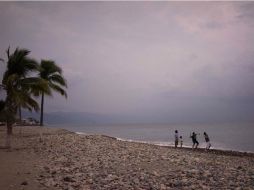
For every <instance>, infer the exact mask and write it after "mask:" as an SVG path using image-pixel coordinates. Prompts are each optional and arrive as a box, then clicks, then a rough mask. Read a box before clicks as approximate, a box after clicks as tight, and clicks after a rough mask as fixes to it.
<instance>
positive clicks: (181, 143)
mask: <svg viewBox="0 0 254 190" xmlns="http://www.w3.org/2000/svg"><path fill="white" fill-rule="evenodd" d="M179 138H180V147H181V148H182V147H183V137H182V136H180V137H179Z"/></svg>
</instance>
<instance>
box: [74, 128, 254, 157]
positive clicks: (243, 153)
mask: <svg viewBox="0 0 254 190" xmlns="http://www.w3.org/2000/svg"><path fill="white" fill-rule="evenodd" d="M74 133H76V134H78V135H101V136H105V137H108V138H112V139H115V140H118V141H123V142H130V143H142V144H148V145H155V146H160V147H167V148H174V149H175V147H174V145H167V144H163V143H164V142H161V143H160V142H151V141H139V140H132V139H123V138H119V137H112V136H108V135H103V134H89V133H83V132H74ZM170 143H171V142H170ZM177 149H183V150H188V151H200V152H206V153H213V154H222V155H223V154H224V155H231V156H252V157H254V152H252V151H239V150H230V149H217V148H210V149H209V150H207V151H206V149H205V148H197V149H192V147H191V146H186V145H185V146H183V147H182V148H181V147H177Z"/></svg>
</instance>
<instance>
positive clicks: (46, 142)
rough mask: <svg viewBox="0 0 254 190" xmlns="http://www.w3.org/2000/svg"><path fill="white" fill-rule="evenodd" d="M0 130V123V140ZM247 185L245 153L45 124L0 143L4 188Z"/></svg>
mask: <svg viewBox="0 0 254 190" xmlns="http://www.w3.org/2000/svg"><path fill="white" fill-rule="evenodd" d="M20 129H21V131H20ZM5 132H6V131H5V128H4V127H0V145H4V138H5ZM20 132H21V133H20ZM40 134H43V135H42V139H41V138H40V136H41V135H40ZM253 187H254V154H250V153H240V152H232V151H220V150H212V151H209V152H205V151H204V150H191V149H188V148H183V149H180V148H179V149H175V148H172V147H161V146H157V145H151V144H144V143H136V142H125V141H119V140H116V138H112V137H107V136H103V135H78V134H75V133H72V132H69V131H66V130H62V129H50V128H46V127H43V128H40V127H15V128H14V135H13V137H12V148H11V149H10V150H7V149H3V148H0V189H6V190H8V189H15V190H16V189H29V190H30V189H31V190H32V189H38V190H42V189H68V190H73V189H82V190H83V189H139V190H141V189H253Z"/></svg>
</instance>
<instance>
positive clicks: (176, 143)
mask: <svg viewBox="0 0 254 190" xmlns="http://www.w3.org/2000/svg"><path fill="white" fill-rule="evenodd" d="M177 146H178V131H177V130H175V148H177Z"/></svg>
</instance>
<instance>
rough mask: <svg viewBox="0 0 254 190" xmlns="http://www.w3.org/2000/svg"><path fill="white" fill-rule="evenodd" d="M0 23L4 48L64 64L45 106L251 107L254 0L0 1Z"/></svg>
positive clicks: (118, 110)
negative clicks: (61, 82)
mask: <svg viewBox="0 0 254 190" xmlns="http://www.w3.org/2000/svg"><path fill="white" fill-rule="evenodd" d="M0 26H1V27H0V57H5V54H4V51H5V50H6V48H7V47H8V46H9V45H10V46H11V48H12V50H13V49H14V48H15V47H17V46H19V47H22V48H27V49H29V50H31V56H32V57H34V58H36V59H38V60H40V59H53V60H55V61H56V63H58V64H59V65H60V66H61V67H62V68H63V71H64V76H65V77H66V79H67V81H68V86H69V87H68V90H67V91H68V96H69V97H68V99H67V100H65V99H64V98H63V97H60V96H58V95H55V96H54V99H52V98H48V99H46V107H45V111H46V112H55V111H67V112H90V113H102V114H105V113H107V114H134V115H143V116H144V115H145V116H147V117H152V116H154V117H156V116H164V117H179V118H181V117H192V116H193V115H196V117H198V116H200V117H211V118H213V117H215V118H216V117H224V118H225V120H226V119H227V118H232V117H236V116H239V119H241V117H243V118H244V119H251V118H252V117H253V115H254V35H253V34H254V2H19V3H15V2H12V3H10V2H0ZM3 68H4V67H3V65H1V71H3Z"/></svg>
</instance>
